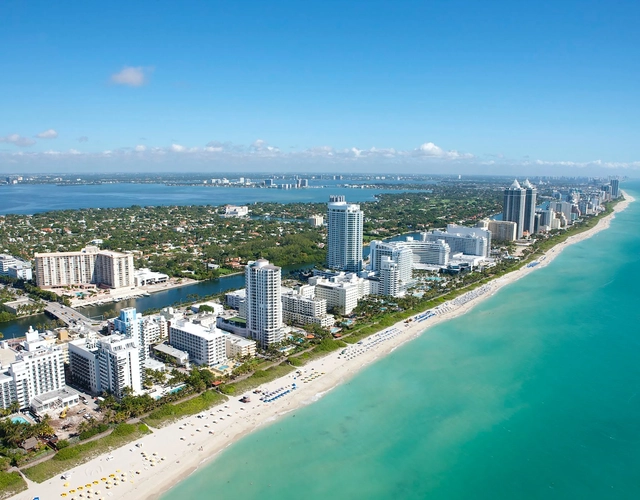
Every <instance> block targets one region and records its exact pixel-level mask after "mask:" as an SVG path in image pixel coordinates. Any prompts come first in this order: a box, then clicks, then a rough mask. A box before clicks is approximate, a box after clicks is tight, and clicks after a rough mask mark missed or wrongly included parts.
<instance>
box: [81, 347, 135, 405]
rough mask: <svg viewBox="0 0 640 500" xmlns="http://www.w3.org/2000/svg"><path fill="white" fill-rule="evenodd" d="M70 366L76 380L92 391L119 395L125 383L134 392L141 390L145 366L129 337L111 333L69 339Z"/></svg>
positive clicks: (122, 391) (117, 396)
mask: <svg viewBox="0 0 640 500" xmlns="http://www.w3.org/2000/svg"><path fill="white" fill-rule="evenodd" d="M69 370H70V372H71V377H72V379H73V380H74V381H75V382H76V383H78V384H80V385H82V386H84V387H86V388H87V389H89V390H90V391H91V392H92V393H94V394H99V393H101V392H110V393H111V394H113V395H114V396H115V397H116V398H118V399H120V398H122V396H123V395H124V393H125V388H127V387H129V388H130V389H131V390H132V391H133V394H134V395H138V394H141V393H142V382H143V377H144V366H143V365H142V363H141V362H140V352H139V348H138V345H137V343H136V341H135V339H133V338H131V337H125V336H122V335H110V336H108V337H103V338H101V339H99V340H97V339H95V338H92V337H89V338H84V339H80V340H74V341H71V342H70V343H69Z"/></svg>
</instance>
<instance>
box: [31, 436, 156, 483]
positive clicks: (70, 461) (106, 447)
mask: <svg viewBox="0 0 640 500" xmlns="http://www.w3.org/2000/svg"><path fill="white" fill-rule="evenodd" d="M150 432H151V431H150V430H149V428H148V427H147V426H146V425H145V424H142V423H140V424H119V425H117V426H116V427H114V429H113V432H111V434H109V435H108V436H105V437H103V438H100V439H96V440H95V441H91V442H89V443H83V444H78V445H75V446H69V447H67V448H64V449H62V450H60V451H59V452H58V453H56V455H54V457H53V458H52V459H51V460H47V461H46V462H42V463H40V464H38V465H34V466H33V467H29V468H26V469H24V470H23V472H24V475H25V476H27V477H28V478H29V479H31V480H32V481H35V482H36V483H42V482H43V481H46V480H47V479H49V478H52V477H54V476H57V475H58V474H62V473H63V472H65V471H67V470H69V469H71V468H73V467H76V466H77V465H80V464H83V463H85V462H88V461H89V460H91V459H92V458H95V457H96V456H98V455H101V454H102V453H106V452H108V451H110V450H114V449H116V448H119V447H120V446H123V445H125V444H126V443H129V442H131V441H135V440H136V439H138V438H141V437H142V436H144V435H145V434H149V433H150Z"/></svg>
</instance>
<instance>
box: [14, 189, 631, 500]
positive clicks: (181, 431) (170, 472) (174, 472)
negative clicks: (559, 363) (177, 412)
mask: <svg viewBox="0 0 640 500" xmlns="http://www.w3.org/2000/svg"><path fill="white" fill-rule="evenodd" d="M625 198H626V199H625V201H622V202H620V203H618V204H617V205H616V207H615V212H620V211H622V210H624V209H625V208H626V207H627V206H628V204H629V203H630V202H632V201H634V199H633V198H632V197H630V196H629V195H628V194H626V193H625ZM615 212H614V213H613V214H611V215H609V216H607V217H605V218H603V219H602V220H600V221H599V222H598V224H597V225H596V226H595V227H594V228H592V229H590V230H588V231H585V232H582V233H580V234H577V235H575V236H572V237H570V238H569V239H567V240H566V242H565V243H563V244H560V245H556V246H555V247H554V248H552V249H550V250H549V251H548V252H547V253H546V254H545V255H544V256H543V257H541V258H540V259H538V262H539V264H538V265H536V266H535V267H525V268H523V269H520V270H517V271H514V272H512V273H509V274H508V275H506V276H503V277H501V278H498V279H496V280H493V281H492V282H490V283H488V284H487V285H484V286H483V287H481V288H479V289H476V290H474V291H472V292H469V293H468V294H465V295H463V296H461V297H458V298H457V299H455V300H453V301H450V302H448V303H446V304H443V305H441V306H439V307H438V312H437V314H436V315H435V316H433V317H430V318H428V319H426V320H425V321H423V322H416V321H414V322H412V323H410V324H409V325H406V324H404V323H403V322H400V323H398V324H396V325H395V326H394V327H392V328H389V329H387V330H385V332H391V333H388V334H386V335H385V334H375V335H372V336H371V337H369V338H368V339H366V340H365V341H364V342H363V344H361V345H354V346H350V347H349V348H347V354H345V355H341V354H340V352H341V351H340V352H334V353H331V354H329V355H327V356H325V357H323V358H321V359H317V360H314V361H312V362H310V363H308V364H307V365H305V366H304V367H303V368H302V370H303V372H304V373H303V375H302V377H297V379H294V377H296V375H295V374H290V375H287V376H285V377H283V378H281V379H279V380H276V381H274V382H271V383H269V384H265V386H266V387H265V386H263V387H261V389H262V390H265V389H266V388H268V389H269V390H276V389H278V388H280V387H285V386H289V385H290V384H291V383H294V382H295V383H296V384H297V386H298V389H297V390H295V391H292V392H291V393H289V394H287V395H285V396H283V397H281V398H279V399H277V400H276V401H274V402H271V403H263V402H261V401H259V399H258V397H257V395H255V394H251V395H250V396H251V403H248V404H243V403H240V402H239V398H240V396H242V395H241V394H238V395H237V396H236V397H233V398H230V399H229V401H228V403H227V404H226V406H225V405H222V406H219V407H215V408H213V409H211V410H209V411H207V412H204V413H202V414H200V415H198V416H192V417H188V418H184V419H182V420H180V421H179V422H176V423H173V424H171V425H169V426H167V427H164V428H162V429H159V430H154V432H153V434H151V435H149V436H146V437H144V438H142V439H140V440H138V441H136V442H134V443H130V444H129V445H127V446H124V447H122V448H120V449H118V450H115V451H113V452H112V453H111V454H110V456H111V457H113V458H109V457H108V456H107V455H102V456H100V457H98V458H95V459H94V460H91V461H90V462H87V463H86V464H84V465H80V466H78V467H76V468H74V469H72V470H71V471H70V473H71V477H70V479H69V480H68V481H65V480H62V479H60V477H55V478H53V479H50V480H49V481H46V482H45V483H42V484H35V483H31V482H29V488H28V490H27V491H25V492H23V493H20V494H19V495H17V496H16V497H15V498H19V499H31V498H33V497H35V496H39V497H40V498H62V497H61V493H63V492H67V496H66V499H71V498H76V499H80V498H83V499H86V498H94V499H99V498H111V499H116V498H128V499H131V498H136V499H147V498H157V497H159V496H160V495H161V494H162V493H163V492H165V491H167V490H168V489H170V488H171V487H172V486H174V485H175V484H176V483H177V482H178V481H180V480H181V479H183V478H184V477H186V476H188V475H189V474H191V473H192V472H193V471H194V470H196V469H197V468H198V467H199V466H201V465H202V464H204V463H206V462H208V461H210V460H211V459H213V457H215V456H216V455H217V454H218V453H220V451H221V450H223V449H224V448H226V447H227V446H229V445H230V444H232V443H233V442H234V441H236V440H238V439H240V438H241V437H243V436H245V435H247V434H248V433H250V432H252V431H254V430H255V429H257V428H259V427H261V426H262V425H265V424H268V423H270V422H273V421H274V420H275V419H276V418H278V417H280V416H281V415H284V414H286V413H288V412H290V411H292V410H295V409H296V408H299V407H301V406H303V405H307V404H311V403H313V402H314V401H316V400H318V399H319V398H320V397H321V396H322V395H323V394H325V393H326V392H327V391H329V390H331V389H332V388H334V387H336V386H337V385H338V384H340V383H342V382H344V381H346V380H347V379H349V378H350V377H352V376H353V375H354V374H355V373H357V372H358V371H360V370H361V369H362V368H363V367H365V366H366V365H368V364H370V363H372V362H373V361H375V360H376V359H378V358H380V357H382V356H385V355H386V354H388V353H389V352H391V351H392V350H394V349H395V348H396V347H398V346H399V345H401V344H403V343H404V342H407V341H409V340H412V339H414V338H416V337H418V336H419V335H421V334H422V333H424V332H425V331H426V330H427V329H428V328H430V327H432V326H434V325H436V324H438V323H440V322H442V321H446V320H449V319H451V318H455V317H457V316H459V315H461V314H464V313H466V312H467V311H469V310H470V309H471V308H472V307H474V306H475V305H476V304H479V303H480V301H482V300H484V299H485V298H487V297H489V296H491V295H493V294H494V293H495V292H496V291H497V290H499V289H500V288H502V287H503V286H506V285H508V284H510V283H513V282H514V281H516V280H518V279H520V278H521V277H523V276H525V275H527V274H529V273H530V272H534V271H535V270H537V269H540V268H541V267H544V266H546V265H547V264H548V263H549V262H551V261H552V260H553V259H554V258H555V257H556V256H558V255H559V254H560V252H562V250H563V249H564V248H566V247H567V246H569V245H572V244H574V243H577V242H579V241H582V240H585V239H587V238H589V237H591V236H593V235H594V234H596V233H597V232H599V231H602V230H604V229H606V228H608V227H609V224H610V222H611V219H612V218H613V217H614V216H615ZM393 332H395V333H393ZM313 373H316V374H317V373H321V374H322V373H323V374H322V375H320V376H317V377H316V378H314V379H313V380H311V381H309V382H306V383H305V382H303V380H306V379H307V377H309V375H310V374H313ZM199 417H200V418H199ZM221 417H222V418H223V419H221ZM211 432H212V433H211ZM137 444H141V445H142V447H141V448H138V447H136V445H137ZM142 452H145V453H146V454H147V456H148V457H151V458H155V459H156V464H155V465H153V466H152V465H150V463H151V462H150V460H146V459H144V457H143V456H142ZM153 453H157V456H156V457H153ZM161 457H165V460H164V461H162V460H159V459H160V458H161ZM118 471H120V472H118ZM137 471H139V472H140V474H137V473H136V472H137ZM110 474H115V475H116V477H117V478H121V477H122V474H124V479H125V481H124V482H123V481H117V486H113V485H109V486H110V487H109V489H107V488H106V485H105V482H104V481H101V478H109V475H110ZM94 480H97V481H99V485H93V486H92V487H91V488H89V491H90V492H91V493H89V494H87V489H86V488H84V489H83V490H82V491H80V490H78V489H77V487H78V486H81V485H83V486H84V485H86V484H89V483H92V482H93V481H94ZM67 482H68V484H69V486H67V487H65V486H64V484H65V483H67ZM71 489H76V491H75V493H73V494H71V493H69V491H70V490H71ZM96 491H100V494H96ZM80 493H82V497H80V495H79V494H80Z"/></svg>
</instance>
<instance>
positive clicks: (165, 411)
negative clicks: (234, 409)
mask: <svg viewBox="0 0 640 500" xmlns="http://www.w3.org/2000/svg"><path fill="white" fill-rule="evenodd" d="M226 400H227V397H226V396H223V395H222V394H220V393H218V392H216V391H205V392H203V393H202V394H200V395H198V396H196V397H195V398H191V399H188V400H186V401H181V402H180V403H175V404H166V405H164V406H163V407H161V408H158V409H157V410H155V411H153V412H151V413H150V414H149V416H148V417H146V418H145V419H144V421H145V422H146V423H147V424H148V425H150V426H151V427H156V428H158V427H162V426H164V425H167V424H168V423H170V422H173V421H174V420H177V419H179V418H182V417H186V416H188V415H195V414H196V413H200V412H201V411H204V410H207V409H209V408H211V407H212V406H216V405H219V404H220V403H224V402H225V401H226Z"/></svg>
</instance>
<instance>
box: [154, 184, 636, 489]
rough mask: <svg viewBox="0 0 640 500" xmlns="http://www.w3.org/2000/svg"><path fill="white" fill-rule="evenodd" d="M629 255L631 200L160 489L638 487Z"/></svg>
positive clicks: (632, 263)
mask: <svg viewBox="0 0 640 500" xmlns="http://www.w3.org/2000/svg"><path fill="white" fill-rule="evenodd" d="M625 189H627V190H628V191H629V192H630V193H631V194H633V195H635V196H636V198H639V199H640V183H635V184H632V183H628V184H627V185H626V186H625ZM639 264H640V201H639V202H636V203H633V204H631V206H630V207H629V208H628V209H627V210H626V211H625V212H623V213H622V214H619V215H618V216H617V218H616V219H615V220H614V221H613V223H612V225H611V228H610V229H609V230H607V231H603V232H601V233H599V234H597V235H596V236H594V237H593V238H591V239H589V240H587V241H584V242H582V243H579V244H576V245H573V246H571V247H569V248H567V249H566V250H565V251H564V252H563V253H562V255H560V256H559V257H558V258H557V259H556V260H555V261H554V262H552V263H551V264H550V265H549V266H548V267H546V268H544V269H539V270H536V272H534V273H532V274H531V275H529V276H528V277H526V278H524V279H522V280H520V281H518V282H517V283H515V284H512V285H510V286H508V287H506V288H503V289H502V290H501V291H500V292H498V293H497V294H496V295H495V296H494V297H492V298H490V299H488V300H486V301H485V302H483V303H482V304H480V305H479V306H477V307H476V308H475V309H474V310H473V311H471V312H470V313H468V314H466V315H465V316H463V317H460V318H457V319H455V320H452V321H449V322H447V323H445V324H442V325H439V326H437V327H435V328H433V329H430V330H429V331H428V332H427V333H426V334H424V335H423V336H422V337H420V338H419V339H417V340H415V341H413V342H410V343H408V344H405V345H404V346H403V347H401V348H399V349H397V350H396V351H395V352H394V353H392V354H391V355H389V356H388V357H386V358H384V359H382V360H380V361H379V362H377V363H375V364H374V365H371V366H370V367H368V368H367V369H366V370H364V371H362V372H361V373H359V374H358V375H357V376H356V377H355V378H353V379H352V380H350V381H349V382H348V383H346V384H344V385H342V386H339V387H337V388H336V389H334V390H333V391H331V392H330V393H329V394H327V395H326V396H325V397H323V398H322V399H320V400H319V401H318V402H316V403H315V404H312V405H309V406H307V407H305V408H303V409H300V410H297V411H295V412H293V413H292V414H289V415H287V416H286V417H284V418H282V419H280V420H278V421H277V422H275V423H273V424H272V425H270V426H268V427H266V428H265V429H263V430H261V431H259V432H256V433H254V434H251V435H249V436H247V437H246V438H244V439H243V440H241V441H239V442H238V443H236V444H235V445H233V446H232V447H230V448H229V449H227V450H226V451H225V452H224V453H222V454H221V455H220V456H219V458H218V459H217V460H215V461H214V462H212V463H210V464H209V465H207V466H205V467H203V468H202V469H201V470H200V471H198V472H197V473H195V474H193V475H192V476H191V477H189V478H188V479H186V480H185V481H183V482H182V483H180V484H178V485H177V486H176V487H175V488H174V489H172V490H171V491H169V492H168V493H166V494H165V495H164V497H163V500H174V499H175V500H178V499H184V498H214V497H215V498H233V499H252V498H261V499H265V498H266V499H283V500H288V499H298V498H304V499H327V498H332V499H342V498H367V499H377V498H380V499H386V498H394V499H400V498H403V499H405V498H409V499H413V498H415V499H427V498H428V499H437V500H440V499H443V500H444V499H447V500H450V499H539V498H545V499H546V498H551V499H553V498H562V499H609V498H610V499H627V498H628V499H637V498H640V265H639Z"/></svg>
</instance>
